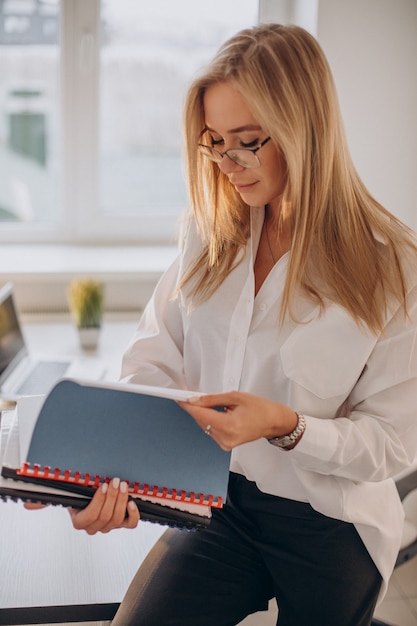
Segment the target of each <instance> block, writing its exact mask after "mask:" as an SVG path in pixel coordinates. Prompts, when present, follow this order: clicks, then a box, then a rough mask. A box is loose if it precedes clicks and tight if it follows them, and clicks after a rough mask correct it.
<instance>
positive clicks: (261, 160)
mask: <svg viewBox="0 0 417 626" xmlns="http://www.w3.org/2000/svg"><path fill="white" fill-rule="evenodd" d="M185 135H186V153H187V163H188V180H189V190H190V199H191V206H192V215H191V217H190V218H189V220H188V223H187V225H186V228H185V231H184V235H183V241H182V249H181V254H180V255H179V258H178V260H177V261H176V262H175V263H174V264H173V265H172V267H170V269H168V271H167V272H166V274H165V275H164V276H163V277H162V279H161V281H160V283H159V284H158V286H157V288H156V291H155V294H154V296H153V298H152V300H151V302H150V303H149V305H148V307H147V309H146V311H145V312H144V315H143V317H142V319H141V321H140V324H139V327H138V330H137V333H136V335H135V337H134V339H133V341H132V343H131V345H130V347H129V349H128V350H127V352H126V354H125V357H124V361H123V372H122V376H123V379H124V380H125V381H128V382H130V383H142V384H152V385H166V386H169V387H179V388H184V389H192V390H201V391H202V392H205V393H208V394H209V395H202V396H201V397H199V398H198V399H197V400H196V401H193V402H192V401H191V400H190V401H189V402H187V403H183V404H182V406H183V407H184V408H185V409H186V410H187V411H189V413H190V414H191V415H192V416H193V417H194V419H195V420H196V421H197V422H198V424H199V425H200V426H201V428H203V429H204V430H205V431H206V433H207V434H208V435H210V436H211V437H213V438H214V439H215V441H216V442H217V443H218V444H219V445H220V446H221V447H222V448H224V449H228V450H230V449H231V450H233V452H232V462H231V474H230V484H229V496H228V501H227V503H226V505H225V507H224V509H223V510H222V511H220V512H219V511H216V512H215V513H214V517H213V519H212V522H211V524H210V527H209V529H208V530H204V531H201V532H198V533H186V532H180V531H172V530H170V531H168V532H167V533H166V534H164V535H163V537H162V538H161V540H160V541H159V542H158V543H157V545H156V546H155V548H154V550H153V551H152V552H151V554H150V555H149V556H148V558H147V560H146V561H145V563H144V565H143V566H142V568H141V569H140V571H139V573H138V575H137V577H136V578H135V580H134V581H133V583H132V586H131V588H130V590H129V591H128V594H127V596H126V598H125V600H124V602H123V603H122V606H121V608H120V610H119V612H118V614H117V616H116V618H115V620H114V622H113V624H114V626H122V625H123V626H126V625H130V624H132V625H133V624H140V625H141V626H150V625H158V626H160V625H161V624H163V625H164V626H166V625H168V624H172V625H173V624H176V625H178V626H206V625H209V624H210V625H212V624H216V625H217V626H226V625H232V624H237V623H239V622H240V621H241V620H243V619H244V617H245V616H246V615H248V614H250V613H252V612H255V611H257V610H259V609H261V608H265V607H266V604H267V602H268V599H270V598H272V597H273V596H275V597H276V598H277V602H278V607H279V624H280V626H307V625H309V626H311V625H313V624H314V625H316V624H320V626H326V625H328V626H335V625H337V626H364V625H369V624H370V622H371V617H372V614H373V611H374V607H375V604H376V602H377V598H378V596H379V597H380V598H382V596H383V594H384V591H385V589H386V585H387V581H388V579H389V576H390V574H391V572H392V569H393V565H394V562H395V558H396V554H397V552H398V548H399V542H400V536H401V525H402V507H401V504H400V502H399V499H398V496H397V493H396V489H395V485H394V483H393V481H392V480H391V477H393V476H395V475H396V474H398V473H399V472H400V471H402V470H404V468H407V467H409V466H410V465H411V464H412V463H413V461H414V458H415V451H416V442H417V420H416V419H415V406H416V405H417V341H416V339H417V272H416V267H417V265H416V261H417V248H416V241H415V239H414V236H413V234H412V233H411V232H410V231H409V230H408V229H407V228H406V227H405V226H404V225H403V224H401V223H400V222H399V220H398V219H396V218H395V217H394V216H392V215H391V214H389V213H388V212H387V211H386V210H385V209H384V208H383V207H382V206H380V205H379V204H378V203H377V202H376V201H375V200H374V199H373V198H372V197H371V195H370V194H369V192H368V191H367V190H366V188H365V187H364V185H363V183H362V182H361V180H360V179H359V177H358V175H357V173H356V171H355V169H354V167H353V165H352V162H351V158H350V156H349V153H348V149H347V145H346V141H345V138H344V134H343V129H342V123H341V118H340V113H339V108H338V103H337V98H336V94H335V88H334V84H333V81H332V77H331V72H330V70H329V67H328V64H327V62H326V60H325V58H324V55H323V53H322V51H321V49H320V48H319V46H318V44H317V42H316V41H315V40H314V38H313V37H312V36H311V35H309V34H308V33H307V32H306V31H304V30H303V29H301V28H298V27H292V26H286V27H284V26H280V25H271V24H269V25H264V26H259V27H256V28H253V29H251V30H245V31H242V32H241V33H239V34H238V35H236V36H235V37H234V38H232V39H231V40H229V41H228V42H227V43H226V44H224V46H223V47H222V48H221V50H220V51H219V53H218V55H217V57H216V58H215V59H214V61H213V62H212V63H211V65H210V66H209V67H208V68H207V70H206V72H205V73H204V74H203V75H202V76H201V77H200V78H198V79H197V80H196V81H195V82H194V84H193V85H192V86H191V88H190V90H189V93H188V97H187V100H186V107H185ZM231 390H234V391H231ZM237 390H238V391H237ZM218 405H222V406H225V407H226V408H227V411H226V412H225V413H220V412H218V411H215V410H214V409H213V407H215V406H218ZM161 435H162V434H161ZM126 507H127V494H126V485H125V484H124V483H121V484H120V481H119V480H118V479H116V480H115V481H114V482H113V483H112V484H111V485H110V486H109V487H108V488H107V492H104V491H100V492H97V494H96V496H95V498H94V499H93V501H92V503H91V504H90V505H89V507H87V509H85V510H84V511H81V512H73V513H72V517H73V523H74V525H75V526H76V527H77V528H84V529H86V530H87V532H89V533H94V532H98V531H103V532H107V531H108V530H111V529H112V528H116V527H126V526H127V527H133V526H135V525H136V524H137V522H138V513H137V511H136V509H135V508H134V507H133V508H128V517H127V518H125V512H126Z"/></svg>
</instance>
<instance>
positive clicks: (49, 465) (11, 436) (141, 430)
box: [0, 379, 230, 529]
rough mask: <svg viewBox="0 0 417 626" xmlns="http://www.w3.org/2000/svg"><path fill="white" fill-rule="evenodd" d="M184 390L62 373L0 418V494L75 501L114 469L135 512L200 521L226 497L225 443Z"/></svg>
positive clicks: (185, 523)
mask: <svg viewBox="0 0 417 626" xmlns="http://www.w3.org/2000/svg"><path fill="white" fill-rule="evenodd" d="M190 395H191V394H190V392H185V391H181V390H172V389H165V388H158V387H145V386H138V385H125V384H121V383H97V382H88V381H80V380H78V381H77V380H72V379H62V380H60V381H59V382H58V383H57V384H56V385H55V387H54V388H53V389H52V390H51V391H50V393H49V394H48V395H47V396H46V397H42V396H32V397H24V398H21V399H19V400H18V403H17V406H16V408H15V409H14V410H12V411H5V412H3V414H2V418H1V432H0V463H1V477H0V497H2V498H3V499H12V500H23V501H26V500H30V501H34V502H41V503H44V504H60V505H63V506H70V507H75V508H83V507H85V506H86V505H87V504H88V502H89V501H90V499H91V497H92V496H93V494H94V492H95V490H96V489H97V488H98V487H99V486H100V485H101V484H102V482H103V481H109V480H111V479H112V478H113V477H116V476H117V477H119V478H120V479H121V480H125V481H127V482H128V484H129V495H130V498H131V499H132V500H134V501H135V502H136V504H137V506H138V508H139V511H140V514H141V519H142V520H147V521H151V522H157V523H160V524H164V525H168V526H174V527H178V528H185V529H200V528H204V527H206V526H207V525H208V524H209V522H210V518H211V511H212V508H214V507H222V506H223V504H224V503H225V500H226V494H227V483H228V471H229V463H230V453H228V452H225V451H223V450H222V449H221V448H220V447H219V446H218V445H217V444H216V442H215V441H213V439H211V438H210V437H207V436H206V435H205V434H204V432H203V431H202V430H201V428H200V427H199V426H198V425H197V424H196V423H195V421H194V420H193V419H192V417H191V416H190V415H189V414H188V413H187V412H186V411H184V410H183V409H182V408H181V407H180V406H179V405H178V404H177V400H185V399H187V398H188V397H189V396H190Z"/></svg>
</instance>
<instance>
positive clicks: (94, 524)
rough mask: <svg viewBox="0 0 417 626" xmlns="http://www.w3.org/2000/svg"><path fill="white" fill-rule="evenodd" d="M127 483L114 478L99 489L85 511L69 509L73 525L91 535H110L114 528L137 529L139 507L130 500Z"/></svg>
mask: <svg viewBox="0 0 417 626" xmlns="http://www.w3.org/2000/svg"><path fill="white" fill-rule="evenodd" d="M128 498H129V495H128V491H127V483H125V482H120V479H119V478H113V480H112V481H111V482H110V483H103V484H102V485H101V487H100V488H99V489H97V491H96V493H95V494H94V497H93V498H92V500H91V502H90V503H89V504H88V505H87V506H86V507H85V509H81V510H79V509H69V512H70V515H71V520H72V525H73V526H74V528H76V529H77V530H85V531H86V532H87V533H88V534H89V535H95V534H96V533H98V532H101V533H108V532H109V531H110V530H113V529H114V528H136V526H137V525H138V522H139V511H138V507H137V506H136V504H135V503H134V502H132V501H131V500H129V499H128Z"/></svg>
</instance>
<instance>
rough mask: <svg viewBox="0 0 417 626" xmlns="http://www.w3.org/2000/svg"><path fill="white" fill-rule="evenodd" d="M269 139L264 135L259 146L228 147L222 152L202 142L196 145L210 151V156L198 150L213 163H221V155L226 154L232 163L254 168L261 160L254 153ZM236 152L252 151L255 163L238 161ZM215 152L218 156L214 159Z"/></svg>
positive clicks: (258, 165)
mask: <svg viewBox="0 0 417 626" xmlns="http://www.w3.org/2000/svg"><path fill="white" fill-rule="evenodd" d="M270 139H271V137H270V136H269V137H266V139H264V140H263V141H261V143H260V144H259V146H256V148H229V149H228V150H225V151H224V152H220V150H217V148H214V147H213V146H206V145H205V144H203V143H199V144H197V146H198V147H199V148H206V149H207V150H209V151H210V154H211V155H212V156H210V155H209V154H207V153H206V152H203V151H202V150H201V151H200V152H201V154H203V155H204V156H205V157H207V158H208V159H210V160H211V161H214V163H221V162H222V160H223V157H224V156H225V155H226V156H228V157H229V159H230V160H231V161H233V163H236V164H237V165H240V166H241V167H245V168H246V169H255V168H256V167H260V165H261V162H260V160H259V157H258V155H257V154H256V153H257V152H258V150H260V149H261V148H262V147H263V146H264V145H265V144H266V143H268V141H269V140H270ZM236 152H252V154H253V155H254V156H255V158H256V160H257V165H247V164H246V163H242V162H240V161H239V159H238V158H236V154H235V153H236ZM216 154H218V155H219V158H218V159H216V156H215V155H216Z"/></svg>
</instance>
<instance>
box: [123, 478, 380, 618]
mask: <svg viewBox="0 0 417 626" xmlns="http://www.w3.org/2000/svg"><path fill="white" fill-rule="evenodd" d="M380 586H381V576H380V574H379V572H378V570H377V568H376V567H375V565H374V563H373V561H372V559H371V558H370V556H369V554H368V552H367V550H366V548H365V546H364V544H363V543H362V541H361V539H360V537H359V535H358V534H357V532H356V529H355V527H354V526H353V525H352V524H348V523H346V522H341V521H339V520H335V519H332V518H329V517H326V516H324V515H322V514H320V513H318V512H317V511H314V510H313V509H312V508H311V506H310V505H309V504H305V503H301V502H296V501H292V500H286V499H284V498H278V497H275V496H271V495H267V494H264V493H262V492H260V491H259V490H258V489H257V487H256V485H255V484H254V483H252V482H249V481H247V480H246V479H245V478H244V477H242V476H240V475H237V474H231V476H230V483H229V497H228V502H227V504H226V506H225V507H224V509H223V510H221V511H215V512H214V516H213V519H212V521H211V524H210V526H209V528H208V529H207V530H203V531H198V532H187V531H177V530H168V531H167V532H166V533H165V534H164V535H163V536H162V537H161V538H160V540H159V541H158V542H157V544H156V545H155V546H154V548H153V549H152V550H151V552H150V553H149V555H148V556H147V558H146V559H145V561H144V563H143V564H142V567H141V568H140V569H139V571H138V573H137V574H136V576H135V578H134V580H133V582H132V584H131V586H130V588H129V590H128V592H127V594H126V597H125V599H124V600H123V602H122V604H121V606H120V609H119V611H118V613H117V614H116V616H115V618H114V621H113V626H234V625H235V624H238V623H239V622H240V621H242V620H243V619H244V618H245V617H246V616H247V615H249V614H250V613H254V612H256V611H258V610H262V609H266V608H267V603H268V600H269V599H270V598H272V597H273V596H275V597H276V599H277V603H278V607H279V616H278V623H279V626H317V625H320V626H369V625H370V623H371V619H372V614H373V612H374V608H375V603H376V599H377V596H378V593H379V589H380Z"/></svg>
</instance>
